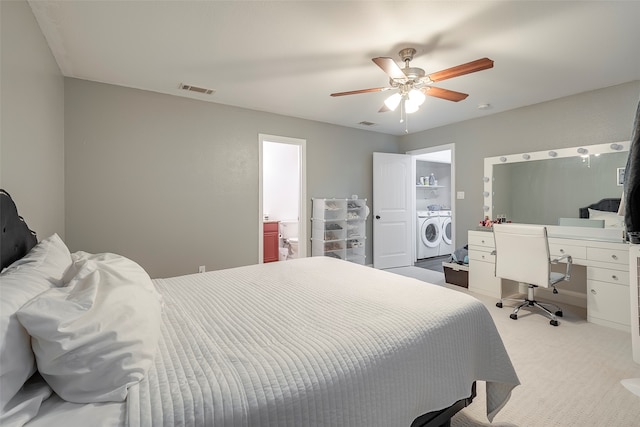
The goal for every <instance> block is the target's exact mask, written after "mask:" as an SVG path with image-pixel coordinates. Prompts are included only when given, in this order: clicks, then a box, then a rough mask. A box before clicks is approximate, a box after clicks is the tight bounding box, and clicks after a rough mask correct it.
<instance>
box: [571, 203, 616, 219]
mask: <svg viewBox="0 0 640 427" xmlns="http://www.w3.org/2000/svg"><path fill="white" fill-rule="evenodd" d="M620 201H621V199H620V198H617V199H616V198H607V199H601V200H598V201H597V202H595V203H592V204H590V205H589V206H585V207H584V208H580V209H579V214H580V216H579V217H580V218H587V219H588V218H591V219H593V217H594V216H597V215H599V214H602V213H605V212H607V213H610V212H615V213H616V214H617V212H618V209H619V208H620ZM593 211H596V212H593ZM590 214H591V215H590Z"/></svg>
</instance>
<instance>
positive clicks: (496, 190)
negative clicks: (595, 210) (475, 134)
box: [483, 141, 630, 225]
mask: <svg viewBox="0 0 640 427" xmlns="http://www.w3.org/2000/svg"><path fill="white" fill-rule="evenodd" d="M629 146H630V142H629V141H623V142H616V143H606V144H597V145H586V146H581V147H571V148H562V149H557V150H550V151H537V152H530V153H519V154H509V155H504V156H496V157H487V158H485V159H484V177H483V181H484V192H483V200H484V206H483V209H484V215H486V216H489V218H495V217H497V216H498V215H500V216H502V215H504V216H505V217H506V218H507V220H510V221H513V222H521V223H530V224H547V225H556V224H558V220H559V218H578V216H579V214H578V212H579V209H580V208H582V207H585V206H588V205H590V204H592V203H595V202H597V201H599V200H600V199H604V198H620V197H621V196H622V190H623V187H622V185H620V183H619V182H618V176H619V174H620V172H621V171H619V170H618V169H620V168H624V167H625V165H626V162H627V156H628V151H629Z"/></svg>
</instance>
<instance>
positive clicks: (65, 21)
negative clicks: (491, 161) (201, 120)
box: [29, 0, 640, 135]
mask: <svg viewBox="0 0 640 427" xmlns="http://www.w3.org/2000/svg"><path fill="white" fill-rule="evenodd" d="M29 4H30V5H31V8H32V10H33V12H34V14H35V16H36V19H37V20H38V23H39V25H40V27H41V29H42V32H43V34H44V35H45V37H46V39H47V41H48V43H49V46H50V47H51V50H52V52H53V55H54V56H55V58H56V60H57V62H58V64H59V66H60V69H61V70H62V73H63V74H64V75H65V76H68V77H75V78H79V79H86V80H93V81H97V82H105V83H110V84H115V85H120V86H126V87H132V88H138V89H144V90H150V91H154V92H160V93H166V94H171V95H177V96H185V97H190V98H196V99H201V100H204V101H209V102H215V103H220V104H226V105H234V106H238V107H243V108H250V109H254V110H260V111H267V112H272V113H277V114H283V115H287V116H293V117H300V118H305V119H311V120H317V121H321V122H327V123H334V124H338V125H343V126H349V127H355V128H363V129H369V130H373V131H376V132H383V133H388V134H393V135H402V134H404V133H405V125H404V124H401V123H400V122H399V112H397V111H396V112H387V113H378V110H379V108H380V107H381V106H382V103H383V101H384V99H385V98H386V97H387V96H388V95H389V92H379V93H366V94H359V95H352V96H344V97H330V96H329V94H330V93H333V92H342V91H348V90H356V89H365V88H371V87H381V86H386V85H387V84H388V78H387V77H386V75H385V74H384V73H383V72H382V70H381V69H380V68H378V67H377V66H376V65H375V64H374V63H373V62H372V61H371V58H373V57H377V56H389V57H392V58H394V59H398V60H399V58H398V56H397V53H398V51H399V50H400V49H401V48H404V47H414V48H415V49H417V51H418V53H417V55H416V57H415V59H414V61H412V63H411V65H412V66H414V67H420V68H423V69H425V71H426V72H427V74H430V73H432V72H435V71H440V70H442V69H445V68H449V67H452V66H455V65H459V64H461V63H465V62H469V61H472V60H475V59H479V58H483V57H489V58H491V59H493V60H494V61H495V66H494V68H492V69H489V70H484V71H480V72H477V73H474V74H469V75H465V76H460V77H456V78H453V79H450V80H446V81H442V82H440V83H438V84H435V85H434V86H437V87H442V88H445V89H451V90H454V91H459V92H464V93H468V94H469V97H468V98H467V99H466V100H464V101H461V102H458V103H456V102H451V101H445V100H442V99H438V98H434V97H427V101H426V102H425V104H423V106H422V107H421V108H420V111H418V112H417V113H415V114H413V115H410V116H409V120H408V131H409V133H415V132H418V131H422V130H426V129H430V128H434V127H437V126H442V125H445V124H450V123H455V122H459V121H462V120H466V119H470V118H475V117H482V116H485V115H488V114H494V113H497V112H501V111H506V110H510V109H513V108H517V107H522V106H525V105H531V104H536V103H539V102H543V101H547V100H551V99H555V98H560V97H564V96H568V95H572V94H576V93H581V92H585V91H589V90H593V89H598V88H603V87H607V86H612V85H616V84H620V83H625V82H629V81H632V80H639V79H640V53H639V52H640V50H639V49H640V48H639V45H640V43H639V42H640V2H638V1H602V2H600V1H412V2H405V1H342V2H337V1H268V0H267V1H188V0H174V1H153V0H145V1H95V0H94V1H89V0H63V1H52V0H47V1H34V0H31V1H29ZM180 83H185V84H190V85H194V86H200V87H205V88H211V89H214V90H215V93H214V94H213V95H202V94H196V93H192V92H187V91H184V90H180V89H178V86H179V84H180ZM479 104H490V105H491V106H490V108H488V109H478V105H479ZM362 121H369V122H373V123H375V125H374V126H370V127H367V126H363V125H361V124H359V123H360V122H362Z"/></svg>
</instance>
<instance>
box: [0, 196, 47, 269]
mask: <svg viewBox="0 0 640 427" xmlns="http://www.w3.org/2000/svg"><path fill="white" fill-rule="evenodd" d="M36 243H38V238H37V237H36V233H34V232H33V231H31V230H29V227H28V226H27V224H26V223H25V222H24V219H22V217H21V216H20V215H18V209H17V208H16V204H15V203H14V202H13V199H12V198H11V196H10V195H9V193H7V192H6V191H4V190H2V189H0V258H1V261H2V266H0V270H2V269H3V268H5V267H7V266H8V265H10V264H11V263H13V262H14V261H16V260H19V259H20V258H22V257H23V256H25V255H26V254H28V253H29V251H30V250H31V248H33V247H34V246H35V245H36Z"/></svg>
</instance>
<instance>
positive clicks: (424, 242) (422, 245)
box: [416, 211, 442, 259]
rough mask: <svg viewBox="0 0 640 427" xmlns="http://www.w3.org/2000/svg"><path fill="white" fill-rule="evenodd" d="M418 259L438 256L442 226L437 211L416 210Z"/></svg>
mask: <svg viewBox="0 0 640 427" xmlns="http://www.w3.org/2000/svg"><path fill="white" fill-rule="evenodd" d="M417 225H418V227H417V230H418V238H417V242H416V243H417V255H418V259H422V258H431V257H435V256H438V254H439V252H440V243H441V240H442V237H441V236H442V226H441V224H440V217H439V215H438V211H418V224H417Z"/></svg>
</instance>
